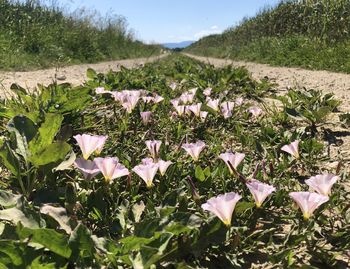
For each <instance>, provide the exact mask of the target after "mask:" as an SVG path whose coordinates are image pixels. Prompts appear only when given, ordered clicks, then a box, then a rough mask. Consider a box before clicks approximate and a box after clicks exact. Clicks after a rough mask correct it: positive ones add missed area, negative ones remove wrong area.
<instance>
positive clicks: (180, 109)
mask: <svg viewBox="0 0 350 269" xmlns="http://www.w3.org/2000/svg"><path fill="white" fill-rule="evenodd" d="M174 108H175V109H176V112H177V114H178V115H179V116H180V117H181V116H182V115H183V114H184V113H185V112H186V106H182V105H178V106H174Z"/></svg>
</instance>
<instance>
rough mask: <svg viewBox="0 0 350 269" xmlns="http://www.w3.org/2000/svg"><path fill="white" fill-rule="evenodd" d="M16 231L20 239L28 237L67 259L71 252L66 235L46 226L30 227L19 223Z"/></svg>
mask: <svg viewBox="0 0 350 269" xmlns="http://www.w3.org/2000/svg"><path fill="white" fill-rule="evenodd" d="M16 231H17V234H18V236H19V237H20V238H21V239H22V240H24V239H27V238H29V237H30V238H31V242H34V243H38V244H40V245H42V246H44V247H46V248H48V249H49V250H50V251H52V252H53V253H56V254H57V255H60V256H62V257H64V258H67V259H68V258H69V257H70V256H71V254H72V250H71V249H70V248H69V245H68V237H67V236H66V235H64V234H61V233H58V232H56V231H55V230H52V229H46V228H40V229H30V228H26V227H21V225H19V226H18V227H17V229H16Z"/></svg>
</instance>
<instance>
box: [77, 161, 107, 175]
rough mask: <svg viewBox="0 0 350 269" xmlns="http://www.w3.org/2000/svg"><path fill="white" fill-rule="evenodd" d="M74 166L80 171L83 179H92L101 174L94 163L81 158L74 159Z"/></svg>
mask: <svg viewBox="0 0 350 269" xmlns="http://www.w3.org/2000/svg"><path fill="white" fill-rule="evenodd" d="M74 166H75V167H76V168H78V169H79V170H80V171H81V173H82V174H83V176H84V178H85V179H92V178H93V177H95V176H96V175H98V174H99V173H100V172H101V171H100V169H98V167H97V165H96V163H95V162H94V161H90V160H85V159H83V158H78V159H76V160H75V162H74Z"/></svg>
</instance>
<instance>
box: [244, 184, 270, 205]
mask: <svg viewBox="0 0 350 269" xmlns="http://www.w3.org/2000/svg"><path fill="white" fill-rule="evenodd" d="M246 185H247V187H248V189H249V190H250V192H251V194H252V195H253V197H254V200H255V204H256V207H258V208H259V207H261V205H262V203H263V202H264V201H265V199H266V198H267V196H269V195H270V194H271V193H272V192H274V191H276V188H275V187H273V186H271V185H269V184H265V183H262V182H260V181H258V180H256V179H251V180H249V181H248V182H247V183H246Z"/></svg>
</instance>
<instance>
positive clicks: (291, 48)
mask: <svg viewBox="0 0 350 269" xmlns="http://www.w3.org/2000/svg"><path fill="white" fill-rule="evenodd" d="M349 33H350V1H348V0H299V1H298V0H289V1H281V2H280V3H279V4H278V5H276V6H275V7H267V8H264V9H263V10H261V11H260V12H259V13H258V14H257V15H256V16H254V17H252V18H245V19H244V20H243V21H242V22H241V23H240V24H239V25H238V26H237V27H231V28H229V29H227V30H226V31H225V32H224V33H223V34H221V35H212V36H209V37H205V38H203V39H201V40H199V41H198V42H197V43H195V44H193V45H192V46H190V47H189V48H188V51H189V52H192V53H195V54H202V55H207V56H216V57H228V58H234V59H248V60H255V61H259V62H266V63H272V64H278V65H289V66H293V65H295V66H303V67H309V68H316V69H330V70H336V71H345V72H350V64H349V63H348V62H349V56H350V54H349V52H350V34H349ZM338 61H340V62H339V63H338V64H336V63H337V62H338Z"/></svg>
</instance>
